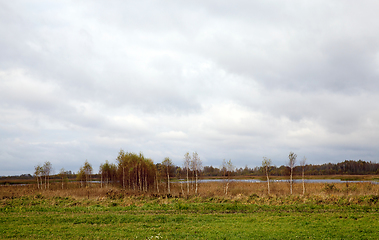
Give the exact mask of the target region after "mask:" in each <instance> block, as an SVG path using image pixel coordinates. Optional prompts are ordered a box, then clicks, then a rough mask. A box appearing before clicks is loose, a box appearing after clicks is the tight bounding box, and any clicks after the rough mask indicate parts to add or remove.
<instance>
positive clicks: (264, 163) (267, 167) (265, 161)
mask: <svg viewBox="0 0 379 240" xmlns="http://www.w3.org/2000/svg"><path fill="white" fill-rule="evenodd" d="M270 166H271V159H269V158H267V157H263V160H262V167H263V168H264V169H265V170H266V177H267V194H268V195H270V179H269V177H268V173H269V170H270Z"/></svg>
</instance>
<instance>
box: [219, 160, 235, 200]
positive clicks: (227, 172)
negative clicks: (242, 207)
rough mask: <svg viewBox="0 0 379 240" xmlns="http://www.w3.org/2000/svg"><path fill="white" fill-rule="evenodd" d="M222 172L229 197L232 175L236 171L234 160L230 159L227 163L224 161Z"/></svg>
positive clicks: (226, 193)
mask: <svg viewBox="0 0 379 240" xmlns="http://www.w3.org/2000/svg"><path fill="white" fill-rule="evenodd" d="M221 170H222V172H223V175H224V179H225V186H224V192H225V195H228V189H229V182H230V177H231V175H232V172H233V171H234V166H233V163H232V160H231V159H229V161H227V162H226V161H225V159H224V160H223V161H222V165H221Z"/></svg>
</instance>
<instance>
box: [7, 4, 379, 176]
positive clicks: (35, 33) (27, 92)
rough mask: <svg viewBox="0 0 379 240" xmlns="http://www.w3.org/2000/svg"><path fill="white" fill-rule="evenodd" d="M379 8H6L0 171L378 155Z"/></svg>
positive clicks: (276, 161)
mask: <svg viewBox="0 0 379 240" xmlns="http://www.w3.org/2000/svg"><path fill="white" fill-rule="evenodd" d="M378 10H379V2H378V1H330V0H326V1H322V0H317V1H303V0H298V1H281V0H277V1H275V0H272V1H268V0H262V1H251V0H246V1H223V0H217V1H214V0H201V1H197V0H191V1H145V0H139V1H50V0H46V1H39V0H36V1H33V0H27V1H18V0H14V1H7V0H0V164H1V168H0V175H14V174H23V173H30V174H32V173H33V171H34V166H36V165H37V164H43V163H44V162H45V161H50V162H51V163H52V165H53V167H54V169H55V172H59V170H60V169H61V168H65V169H66V170H71V171H74V172H76V171H78V169H79V167H80V166H81V165H83V163H84V161H85V160H86V159H87V160H88V161H89V162H90V163H91V164H92V165H93V168H94V170H95V172H98V169H99V165H100V164H101V163H104V162H105V160H109V161H110V162H115V159H116V157H117V155H118V152H119V151H120V149H123V150H124V151H128V152H135V153H139V152H142V153H143V154H144V156H145V157H148V158H151V159H153V161H154V162H155V163H158V162H161V161H162V160H163V159H164V158H165V157H170V158H171V159H172V160H173V162H174V163H175V164H176V165H179V166H182V165H183V157H184V154H185V153H186V152H187V151H188V152H190V153H192V152H194V151H196V152H197V153H198V154H199V156H200V158H201V159H202V161H203V165H207V166H209V165H213V166H215V167H219V166H220V165H221V163H222V160H223V159H226V160H229V159H231V160H232V162H233V163H234V165H235V166H236V167H244V166H245V165H247V166H249V167H255V166H260V165H261V162H262V157H263V156H266V157H268V158H271V159H272V161H273V164H274V165H277V166H280V165H285V164H286V163H287V161H288V154H289V152H290V151H293V152H295V153H296V154H297V155H298V159H299V160H300V159H301V158H302V157H303V156H306V157H307V162H308V163H310V164H322V163H326V162H334V163H336V162H341V161H344V160H346V159H352V160H358V159H362V160H365V161H373V162H377V160H378V156H379V146H378V143H379V78H378V77H379V30H378V29H379V17H378Z"/></svg>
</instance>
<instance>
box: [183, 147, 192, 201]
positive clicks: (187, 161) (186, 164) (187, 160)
mask: <svg viewBox="0 0 379 240" xmlns="http://www.w3.org/2000/svg"><path fill="white" fill-rule="evenodd" d="M190 164H191V155H190V154H189V152H187V153H186V154H184V168H185V169H186V172H187V194H189V176H188V175H189V171H190Z"/></svg>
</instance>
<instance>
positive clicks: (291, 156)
mask: <svg viewBox="0 0 379 240" xmlns="http://www.w3.org/2000/svg"><path fill="white" fill-rule="evenodd" d="M296 158H297V155H296V154H295V153H293V152H290V154H289V155H288V159H289V161H288V166H289V167H290V168H291V178H290V190H291V195H292V185H293V180H292V174H293V168H294V167H295V165H296Z"/></svg>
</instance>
